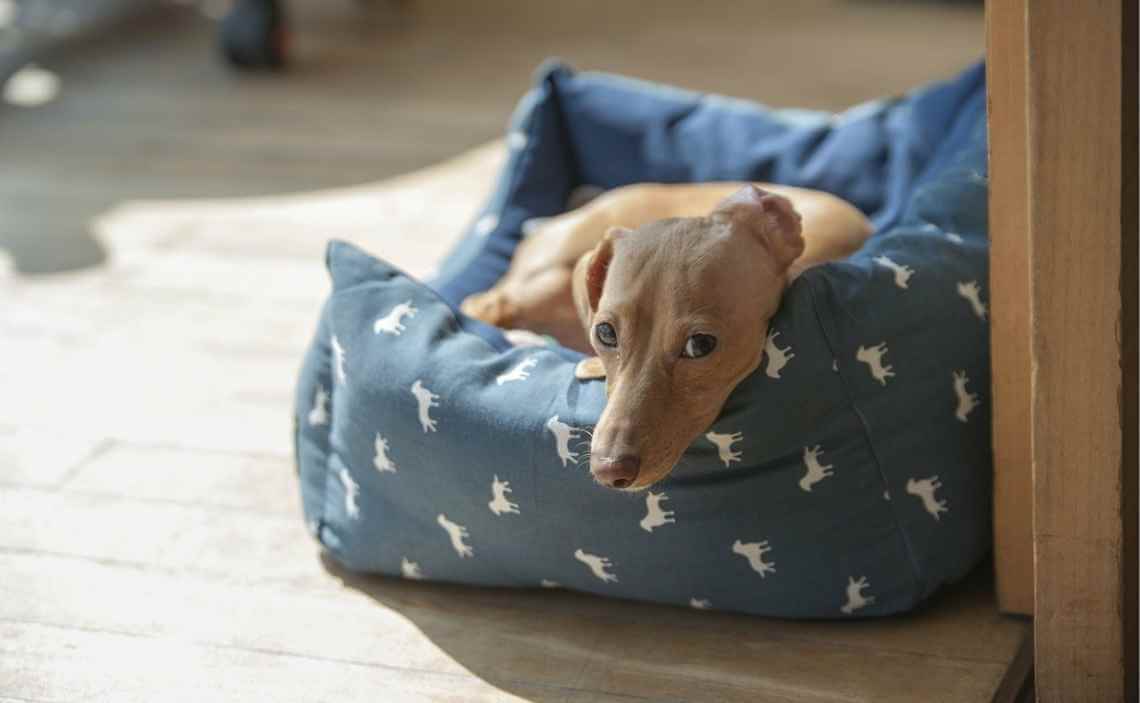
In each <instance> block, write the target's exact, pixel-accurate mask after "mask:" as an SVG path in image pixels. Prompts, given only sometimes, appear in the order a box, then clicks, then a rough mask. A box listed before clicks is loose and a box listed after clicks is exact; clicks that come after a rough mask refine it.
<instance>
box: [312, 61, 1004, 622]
mask: <svg viewBox="0 0 1140 703" xmlns="http://www.w3.org/2000/svg"><path fill="white" fill-rule="evenodd" d="M983 80H984V70H983V67H982V66H981V65H977V66H974V67H972V68H970V69H968V70H967V71H965V72H964V73H962V74H961V75H959V76H958V77H957V78H955V79H953V80H951V81H949V82H945V83H938V84H933V85H930V86H927V87H924V88H921V89H919V90H916V91H914V92H912V93H910V94H908V95H906V96H902V97H898V98H894V99H889V100H880V101H876V102H872V103H868V104H866V105H861V106H859V107H856V108H854V109H851V110H849V111H847V112H845V113H842V114H840V115H838V116H836V115H831V114H823V113H814V112H804V111H788V110H772V109H769V108H766V107H762V106H760V105H755V104H752V103H747V102H742V101H738V100H732V99H728V98H723V97H716V96H708V95H698V94H694V93H689V92H683V91H679V90H674V89H669V88H663V87H660V86H656V85H650V84H646V83H640V82H636V81H631V80H627V79H623V78H615V77H612V76H606V75H597V74H578V73H574V72H573V71H571V70H570V69H568V68H566V67H565V66H562V65H557V64H552V65H548V66H546V67H544V68H543V69H542V70H541V71H540V74H539V76H538V79H537V81H536V86H535V88H534V89H533V90H532V91H531V92H530V93H529V94H528V95H527V96H526V97H525V98H524V99H523V101H522V103H521V104H520V106H519V108H518V110H517V111H516V113H515V116H514V118H513V120H512V124H511V128H510V132H509V134H508V137H507V145H508V148H509V149H510V156H509V159H508V161H507V163H506V165H505V167H504V170H503V173H502V176H501V178H500V180H499V183H498V186H497V189H496V190H495V192H494V194H493V195H492V196H491V198H490V199H489V202H488V203H487V205H486V208H485V209H484V211H483V212H482V214H481V215H480V217H479V218H478V219H477V220H476V221H475V222H474V223H473V224H472V226H471V228H470V231H469V232H468V234H467V235H466V237H465V238H464V239H463V240H462V241H461V243H460V244H459V246H458V247H457V248H456V249H455V250H454V251H453V252H452V253H451V254H450V256H449V257H447V259H446V260H445V261H444V263H443V265H442V267H441V269H440V271H441V273H440V275H439V277H438V278H437V279H436V280H435V281H433V282H432V283H431V284H430V285H424V284H423V283H420V282H418V281H416V280H413V279H411V278H409V277H408V276H406V275H405V274H403V273H401V272H400V271H398V270H396V269H395V268H393V267H392V266H390V265H388V264H386V263H384V262H382V261H380V260H377V259H375V258H372V257H370V256H369V255H367V254H365V253H363V252H361V251H360V250H358V249H355V248H353V247H352V246H349V245H347V244H343V243H333V244H331V245H330V247H329V250H328V267H329V271H330V273H331V275H332V281H333V292H332V294H331V296H330V298H329V300H328V302H327V304H326V305H325V307H324V310H323V313H322V315H321V319H320V323H319V327H318V329H317V332H316V336H315V339H314V340H313V343H312V346H311V347H310V349H309V351H308V354H307V356H306V359H305V362H304V367H303V369H302V372H301V376H300V382H299V383H298V386H297V394H296V425H297V431H296V438H295V439H296V455H297V461H298V466H299V471H300V479H301V491H302V497H303V503H304V511H305V517H306V519H307V521H308V524H309V526H310V529H311V530H312V532H313V534H314V535H315V536H316V538H317V539H318V540H320V543H321V544H322V545H323V546H324V547H325V548H326V549H327V550H328V552H329V553H330V554H331V555H332V556H333V557H334V558H335V559H336V560H337V561H339V562H340V563H342V564H343V565H344V566H346V567H347V568H349V569H353V570H359V571H365V572H378V573H383V574H391V575H396V576H401V575H402V576H404V577H405V578H424V579H430V580H439V581H453V582H461V583H469V584H482V585H495V586H518V587H538V586H551V587H553V586H559V587H563V588H569V589H574V590H579V591H589V592H592V593H597V594H601V595H606V596H616V597H621V598H631V599H637V600H647V601H657V602H662V603H671V604H676V605H682V606H692V607H697V608H715V609H724V610H734V611H742V612H747V613H756V614H761V615H771V616H783V617H800V618H829V617H861V616H879V615H887V614H891V613H899V612H903V611H906V610H908V609H911V608H913V607H915V606H916V605H917V604H919V603H920V602H922V601H923V600H924V599H926V598H928V597H929V596H930V595H931V594H932V593H934V592H935V591H936V590H937V589H938V588H939V587H941V586H943V585H945V584H948V583H951V582H954V581H956V580H958V579H960V578H962V577H963V576H964V575H965V574H966V573H967V572H969V571H970V570H971V568H972V567H974V566H975V565H976V564H977V563H978V562H979V560H980V559H981V558H982V557H983V556H984V555H985V553H986V551H987V550H988V547H989V544H990V485H991V477H990V470H991V450H990V431H989V427H990V411H989V404H988V402H987V398H986V391H987V389H988V388H989V356H988V343H989V339H988V323H987V320H986V308H985V302H984V301H985V298H986V293H985V282H986V280H987V246H988V242H987V225H986V183H987V181H986V172H987V170H986V141H985V139H986V121H985V86H984V82H983ZM709 180H754V181H772V182H777V183H785V184H789V185H796V186H805V187H808V188H816V189H820V190H825V191H830V192H832V193H835V194H837V195H839V196H841V197H843V198H845V199H846V200H848V201H850V202H852V203H854V204H855V205H856V206H858V207H859V208H860V209H861V210H862V211H863V212H865V213H867V215H868V216H869V217H870V218H871V219H872V221H873V222H874V224H875V226H876V234H875V235H874V237H873V238H872V239H871V241H870V242H869V243H868V244H867V246H866V247H865V248H864V249H863V250H862V251H860V252H859V253H857V254H856V255H854V256H852V257H850V258H849V259H847V260H845V261H842V262H836V263H832V264H828V265H825V266H821V267H818V268H815V269H812V270H809V271H808V272H806V273H805V274H804V275H803V276H801V277H800V278H799V279H798V280H796V281H795V283H794V284H793V285H792V286H791V287H790V289H789V290H788V291H787V295H786V297H785V299H784V301H783V304H782V306H781V308H780V311H779V313H778V315H777V316H776V317H775V319H774V320H773V323H772V335H771V337H770V339H769V342H768V344H767V353H766V355H765V358H764V360H763V362H762V363H761V366H760V368H759V369H758V370H757V372H756V373H755V374H753V375H752V376H751V377H750V378H748V379H746V380H745V381H744V382H743V383H741V384H740V386H739V387H738V388H737V389H736V390H735V392H734V393H733V394H732V395H731V397H730V398H729V401H728V403H727V405H726V407H725V408H724V411H723V413H722V414H721V416H720V417H719V418H718V420H717V421H716V423H715V424H714V425H713V427H711V428H709V433H708V434H707V435H705V436H703V437H702V438H701V439H699V440H698V441H697V442H695V443H694V444H693V446H692V447H691V448H690V449H689V450H688V451H687V452H686V454H685V455H684V457H683V458H682V460H681V463H680V464H679V465H678V467H677V468H676V470H675V471H674V472H673V474H672V475H671V476H670V477H669V478H668V479H667V480H666V481H664V482H662V483H661V484H659V485H657V486H654V487H653V488H652V489H651V490H650V491H649V492H640V493H635V494H626V493H619V492H615V491H611V490H608V489H604V488H601V487H599V486H597V485H595V483H594V482H593V481H592V479H591V476H590V473H589V469H588V466H587V463H586V462H585V461H583V460H582V459H583V457H582V455H583V452H584V450H585V449H586V447H587V436H586V434H585V433H586V431H587V430H588V429H589V428H591V427H592V426H593V425H594V424H595V422H596V420H597V418H598V416H599V414H600V412H601V409H602V407H603V405H604V403H605V394H604V384H602V383H600V382H597V381H586V382H583V381H579V380H577V379H575V377H574V364H575V362H576V361H577V360H579V359H580V358H581V357H580V355H579V354H577V353H575V352H573V351H570V350H567V349H564V348H560V347H547V348H521V347H520V348H514V347H512V346H511V345H510V344H509V343H508V342H507V341H506V340H505V338H504V337H503V335H502V334H501V333H500V331H499V330H497V329H494V328H491V327H488V326H486V325H482V324H480V323H478V322H475V321H473V320H470V319H467V318H465V317H464V316H463V315H461V314H460V313H459V312H458V311H457V309H456V306H457V304H458V303H459V302H460V301H461V300H462V299H463V298H464V297H465V296H466V295H468V294H470V293H473V292H476V291H479V290H483V289H485V288H487V287H489V286H490V285H492V284H493V283H494V282H495V281H496V280H497V279H498V278H499V277H500V276H501V275H502V274H503V272H504V271H506V269H507V266H508V264H509V261H510V257H511V254H512V252H513V251H514V248H515V246H516V245H517V244H518V242H519V241H520V238H521V236H522V234H521V231H522V229H523V223H524V222H525V221H526V220H529V219H531V218H538V217H544V216H549V215H552V214H555V213H558V212H560V211H562V210H563V209H564V208H565V207H566V203H567V199H568V198H569V197H570V195H571V193H572V191H573V190H574V189H576V188H578V187H580V186H596V187H600V188H613V187H615V186H620V185H623V184H626V183H633V182H638V181H660V182H679V181H709ZM407 236H415V233H414V232H409V233H407Z"/></svg>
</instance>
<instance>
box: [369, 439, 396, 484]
mask: <svg viewBox="0 0 1140 703" xmlns="http://www.w3.org/2000/svg"><path fill="white" fill-rule="evenodd" d="M372 449H373V455H372V465H373V466H375V467H376V470H377V471H379V472H380V473H393V474H394V473H396V464H395V462H393V461H392V460H391V459H390V458H389V457H388V440H386V439H384V437H383V436H381V434H380V433H379V432H377V433H376V439H375V440H374V441H373V443H372Z"/></svg>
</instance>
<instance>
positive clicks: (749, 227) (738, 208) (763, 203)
mask: <svg viewBox="0 0 1140 703" xmlns="http://www.w3.org/2000/svg"><path fill="white" fill-rule="evenodd" d="M713 216H714V217H719V218H721V219H723V220H725V221H727V222H730V223H731V224H732V226H733V227H734V228H736V227H739V228H740V229H742V230H744V231H746V232H748V233H749V234H750V235H752V236H754V237H756V239H757V240H758V241H759V242H760V244H761V245H763V247H764V248H765V249H766V250H767V251H768V253H769V254H771V255H772V259H773V260H774V261H775V262H776V265H777V266H779V267H780V269H781V270H784V269H787V268H788V267H789V266H791V264H792V262H793V261H795V260H796V259H798V258H799V257H800V255H801V254H803V253H804V238H803V233H802V228H801V225H800V221H801V218H800V214H799V213H798V212H796V208H795V206H794V205H792V201H791V200H788V199H787V198H785V197H784V196H782V195H776V194H775V193H769V192H768V191H766V190H763V189H762V188H758V187H756V186H754V185H747V186H745V187H743V188H741V189H740V190H738V191H736V192H735V193H733V194H732V195H730V196H729V197H728V198H726V199H725V200H724V201H723V202H721V204H720V205H719V206H717V209H716V210H715V211H714V212H713Z"/></svg>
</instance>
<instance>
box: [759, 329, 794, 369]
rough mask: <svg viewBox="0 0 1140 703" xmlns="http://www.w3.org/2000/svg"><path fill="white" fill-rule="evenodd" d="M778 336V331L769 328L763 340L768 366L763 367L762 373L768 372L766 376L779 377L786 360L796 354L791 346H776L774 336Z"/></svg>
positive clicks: (786, 362) (786, 363)
mask: <svg viewBox="0 0 1140 703" xmlns="http://www.w3.org/2000/svg"><path fill="white" fill-rule="evenodd" d="M779 336H780V333H779V332H777V331H775V330H771V331H770V332H768V338H767V339H766V340H765V341H764V354H765V355H766V356H767V357H768V368H767V369H765V371H764V373H766V374H768V378H779V377H780V371H782V370H783V368H784V367H785V366H787V365H788V361H790V360H791V359H794V358H795V356H796V355H795V353H793V352H792V348H791V347H785V348H783V349H781V348H779V347H777V346H776V337H779Z"/></svg>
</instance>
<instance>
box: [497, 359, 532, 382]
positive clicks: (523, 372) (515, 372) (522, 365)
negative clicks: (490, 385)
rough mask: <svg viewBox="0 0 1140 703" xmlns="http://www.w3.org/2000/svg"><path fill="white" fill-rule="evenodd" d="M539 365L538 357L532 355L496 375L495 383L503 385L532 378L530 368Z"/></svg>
mask: <svg viewBox="0 0 1140 703" xmlns="http://www.w3.org/2000/svg"><path fill="white" fill-rule="evenodd" d="M535 366H538V357H536V356H530V357H527V358H525V359H523V360H522V361H520V362H519V363H518V365H517V366H515V367H514V368H512V369H511V370H510V371H507V372H506V373H501V374H499V375H498V376H496V377H495V385H498V386H501V385H503V384H504V383H510V382H511V381H525V380H526V379H528V378H530V370H531V369H533V368H534V367H535Z"/></svg>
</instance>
